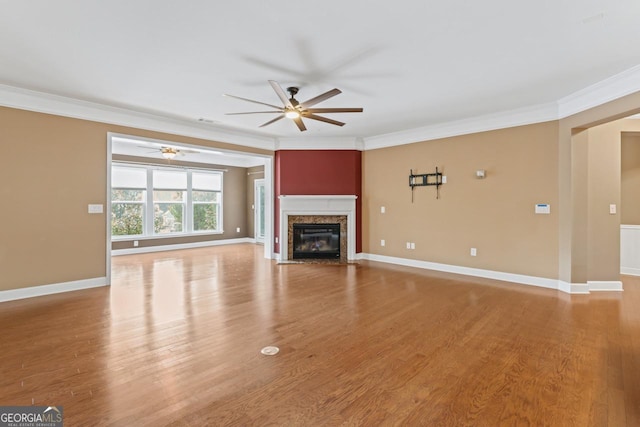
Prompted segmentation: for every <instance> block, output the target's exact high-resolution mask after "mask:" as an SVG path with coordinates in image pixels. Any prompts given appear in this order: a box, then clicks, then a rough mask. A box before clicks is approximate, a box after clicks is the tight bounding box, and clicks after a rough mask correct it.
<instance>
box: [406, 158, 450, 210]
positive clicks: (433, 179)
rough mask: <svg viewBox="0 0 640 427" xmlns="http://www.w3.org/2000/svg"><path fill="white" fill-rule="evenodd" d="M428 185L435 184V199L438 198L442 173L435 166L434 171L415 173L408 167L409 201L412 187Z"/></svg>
mask: <svg viewBox="0 0 640 427" xmlns="http://www.w3.org/2000/svg"><path fill="white" fill-rule="evenodd" d="M428 185H435V186H436V199H439V198H440V186H441V185H442V173H441V172H438V167H437V166H436V172H435V173H422V174H415V175H414V173H413V169H409V187H411V203H413V189H414V188H415V187H424V186H428Z"/></svg>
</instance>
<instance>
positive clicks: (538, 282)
mask: <svg viewBox="0 0 640 427" xmlns="http://www.w3.org/2000/svg"><path fill="white" fill-rule="evenodd" d="M358 255H360V258H359V259H366V260H369V261H377V262H384V263H388V264H397V265H404V266H407V267H416V268H422V269H426V270H435V271H444V272H447V273H455V274H463V275H465V276H473V277H483V278H486V279H494V280H501V281H504V282H512V283H519V284H522V285H529V286H538V287H542V288H548V289H556V290H559V291H562V292H566V293H569V294H588V293H589V291H591V290H612V291H613V290H621V289H622V283H621V282H620V289H617V288H615V286H613V285H609V286H610V289H604V287H605V285H602V288H603V289H600V288H598V289H595V288H594V289H592V288H591V287H590V286H589V284H587V283H568V282H564V281H561V280H557V279H547V278H544V277H536V276H527V275H523V274H514V273H505V272H501V271H492V270H483V269H480V268H471V267H461V266H456V265H449V264H439V263H435V262H429V261H420V260H415V259H407V258H397V257H390V256H385V255H375V254H367V253H361V254H358ZM590 283H594V286H596V285H599V284H600V283H605V282H590ZM606 283H609V284H612V283H614V282H606ZM615 283H619V282H615Z"/></svg>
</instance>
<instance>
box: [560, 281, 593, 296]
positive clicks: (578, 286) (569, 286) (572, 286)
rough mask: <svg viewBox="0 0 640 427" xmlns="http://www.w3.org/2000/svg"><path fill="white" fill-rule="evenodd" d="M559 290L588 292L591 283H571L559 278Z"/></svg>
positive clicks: (569, 292) (579, 292)
mask: <svg viewBox="0 0 640 427" xmlns="http://www.w3.org/2000/svg"><path fill="white" fill-rule="evenodd" d="M558 290H559V291H562V292H565V293H567V294H588V293H589V285H588V284H586V283H569V282H565V281H564V280H558Z"/></svg>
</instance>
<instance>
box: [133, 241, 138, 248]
mask: <svg viewBox="0 0 640 427" xmlns="http://www.w3.org/2000/svg"><path fill="white" fill-rule="evenodd" d="M133 247H134V248H137V247H138V241H137V240H134V241H133Z"/></svg>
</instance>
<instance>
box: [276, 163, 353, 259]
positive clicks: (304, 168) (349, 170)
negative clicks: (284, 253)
mask: <svg viewBox="0 0 640 427" xmlns="http://www.w3.org/2000/svg"><path fill="white" fill-rule="evenodd" d="M274 173H275V184H274V193H275V202H274V207H275V215H274V216H275V218H274V221H275V224H274V230H275V236H279V235H280V199H279V196H281V195H287V196H289V195H330V194H336V195H352V194H355V195H356V196H358V198H357V199H356V252H362V152H360V151H358V150H281V151H276V155H275V165H274ZM274 251H275V252H278V253H279V252H280V245H279V244H277V243H274Z"/></svg>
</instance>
